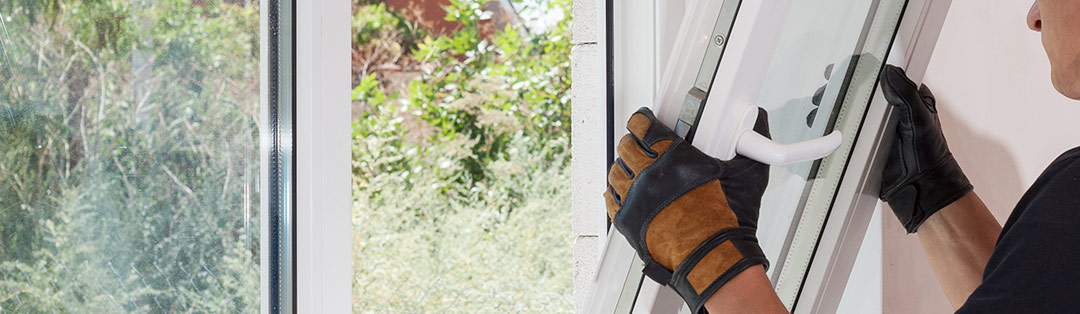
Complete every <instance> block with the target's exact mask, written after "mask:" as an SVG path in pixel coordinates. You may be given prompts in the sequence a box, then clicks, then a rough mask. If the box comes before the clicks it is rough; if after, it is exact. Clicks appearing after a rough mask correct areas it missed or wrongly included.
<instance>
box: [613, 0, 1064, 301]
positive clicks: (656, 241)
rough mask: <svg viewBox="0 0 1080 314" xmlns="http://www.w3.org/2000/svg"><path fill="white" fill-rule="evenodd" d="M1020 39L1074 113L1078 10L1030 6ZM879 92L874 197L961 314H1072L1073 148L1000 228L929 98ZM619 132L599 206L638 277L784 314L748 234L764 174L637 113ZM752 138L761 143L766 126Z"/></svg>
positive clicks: (899, 88)
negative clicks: (1036, 37)
mask: <svg viewBox="0 0 1080 314" xmlns="http://www.w3.org/2000/svg"><path fill="white" fill-rule="evenodd" d="M1028 26H1029V27H1030V28H1031V29H1032V30H1034V31H1036V32H1041V36H1042V41H1043V46H1044V48H1045V50H1046V53H1047V56H1048V57H1049V59H1050V65H1051V68H1052V75H1051V76H1052V78H1051V79H1052V81H1053V84H1054V87H1055V88H1056V89H1057V90H1058V91H1059V92H1060V93H1062V94H1063V95H1065V96H1067V97H1069V98H1073V99H1078V100H1080V1H1076V0H1037V1H1035V3H1034V4H1033V5H1032V8H1031V11H1030V12H1029V13H1028ZM881 87H882V91H883V92H884V96H885V98H886V100H888V102H889V103H890V104H892V105H894V106H896V108H897V109H898V112H899V116H900V122H899V123H898V126H897V132H896V138H895V140H894V144H893V145H894V146H893V149H892V151H891V152H890V156H889V160H888V162H887V163H886V166H885V169H884V171H883V173H882V187H881V198H882V199H883V200H885V201H886V202H888V203H889V205H890V207H891V208H892V210H893V213H894V214H896V216H897V218H898V219H899V220H900V222H901V223H902V224H903V225H904V227H905V228H906V229H907V231H908V232H909V233H917V234H918V237H919V240H920V241H921V243H922V245H923V248H924V251H925V252H926V255H927V256H928V258H929V260H930V263H931V265H932V266H933V269H934V273H935V275H936V276H937V278H938V280H939V281H940V282H941V286H942V287H943V288H944V290H945V293H946V295H947V296H948V298H949V301H950V302H952V304H953V306H955V307H957V309H958V310H957V312H963V313H985V312H993V313H1030V312H1048V313H1063V312H1077V311H1080V148H1075V149H1072V150H1070V151H1068V152H1065V153H1064V154H1062V155H1061V156H1060V157H1058V159H1057V160H1055V161H1054V162H1053V163H1051V164H1050V166H1049V167H1048V168H1047V169H1046V170H1045V171H1044V172H1043V174H1042V175H1041V176H1040V177H1039V178H1038V180H1036V181H1035V183H1034V184H1033V185H1032V186H1031V188H1030V189H1029V190H1028V191H1027V193H1025V194H1024V196H1023V198H1021V199H1020V201H1019V202H1018V204H1017V206H1016V208H1015V209H1014V210H1013V213H1012V215H1011V216H1010V217H1009V219H1008V221H1007V222H1006V223H1005V227H1004V228H1002V227H1001V226H1000V225H999V224H998V223H997V221H996V220H995V219H994V217H993V216H992V215H991V213H990V211H989V210H987V208H986V205H984V204H983V202H982V200H980V199H979V196H978V195H977V194H976V193H975V192H974V191H973V188H972V186H971V184H970V183H969V182H968V179H967V177H966V176H965V175H964V172H963V171H962V170H961V169H960V166H959V165H958V164H957V163H956V161H955V160H954V159H953V157H952V154H951V153H950V152H949V149H948V146H947V144H946V141H945V137H944V135H943V134H942V132H941V125H940V122H939V121H938V119H937V109H936V107H935V101H934V96H933V95H932V94H931V93H930V90H929V89H928V88H926V86H922V87H921V88H919V87H917V86H916V85H915V84H914V83H912V82H911V81H910V80H908V79H907V77H906V75H905V74H904V72H903V70H900V69H899V68H896V67H892V66H887V67H886V68H885V70H884V71H883V72H882V74H881ZM762 113H764V112H762ZM627 128H628V129H629V131H630V134H628V135H627V136H626V137H624V138H623V139H622V140H621V141H620V142H619V144H618V152H619V157H620V158H619V160H618V162H617V163H616V164H615V165H614V166H612V167H611V169H610V171H609V173H608V184H609V188H608V191H607V192H606V193H605V194H604V197H605V199H606V201H607V209H608V215H609V217H611V218H612V221H613V223H614V225H615V227H616V228H617V229H618V230H619V231H620V232H621V233H623V235H624V236H626V238H627V239H628V240H629V242H630V243H631V245H632V246H634V248H635V249H636V250H637V251H638V254H639V256H641V257H642V259H643V260H644V261H645V262H646V267H645V273H646V274H647V275H648V276H649V277H650V278H653V279H654V280H657V281H658V282H660V283H662V284H666V285H670V286H672V288H674V289H675V290H676V291H677V292H678V293H679V294H680V295H681V296H682V297H683V299H685V300H686V302H687V304H689V305H690V306H691V309H693V310H694V311H695V312H705V310H708V312H710V313H783V312H785V311H786V309H785V308H784V306H783V305H782V304H781V303H780V300H779V298H777V296H776V294H775V293H774V292H773V289H772V286H771V285H770V283H769V280H768V278H766V276H765V267H766V266H767V265H768V261H767V260H766V258H765V256H764V254H763V253H762V252H761V249H760V247H759V246H758V244H757V238H756V234H755V233H756V224H757V218H758V214H759V206H760V201H761V195H762V193H763V192H764V190H765V186H766V185H767V183H768V167H767V166H765V165H763V164H760V163H757V162H755V161H752V160H749V159H746V158H743V157H736V158H735V159H733V160H731V161H727V162H723V161H718V160H715V159H712V158H711V157H709V156H706V155H705V154H703V153H701V152H700V151H698V150H697V149H695V148H693V147H692V146H690V145H689V144H687V143H685V142H683V141H682V140H681V139H679V138H678V137H677V136H675V134H674V133H672V132H671V131H670V130H669V129H668V128H667V127H665V126H664V125H662V124H661V123H659V122H657V120H656V118H655V117H654V116H653V114H652V113H651V112H649V111H648V110H647V109H642V110H639V111H638V112H637V113H635V114H634V115H633V116H631V118H630V120H629V122H628V123H627ZM755 129H756V130H758V131H759V132H761V133H762V134H765V135H766V136H767V135H768V125H767V118H766V117H765V115H764V114H762V115H759V120H758V125H757V127H756V128H755ZM988 171H993V170H988ZM912 275H922V274H912Z"/></svg>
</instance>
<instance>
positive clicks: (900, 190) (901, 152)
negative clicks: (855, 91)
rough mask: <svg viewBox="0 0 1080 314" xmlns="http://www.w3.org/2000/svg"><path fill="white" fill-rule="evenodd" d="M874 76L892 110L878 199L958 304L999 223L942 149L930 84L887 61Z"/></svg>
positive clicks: (974, 280)
mask: <svg viewBox="0 0 1080 314" xmlns="http://www.w3.org/2000/svg"><path fill="white" fill-rule="evenodd" d="M880 82H881V90H882V92H883V94H884V96H885V100H887V101H888V102H889V103H890V104H892V105H893V106H894V107H895V108H896V109H897V116H898V117H899V119H898V120H899V121H898V122H897V125H896V136H895V138H894V140H893V145H892V151H890V152H889V159H888V161H887V162H886V163H885V169H884V170H883V171H882V176H881V179H882V185H881V199H882V200H885V201H886V202H888V203H889V207H890V208H892V211H893V213H894V214H896V217H897V218H898V219H899V220H900V223H901V224H903V225H904V229H906V230H907V232H908V233H916V232H917V233H918V234H919V240H920V241H921V242H922V245H923V250H924V251H925V252H926V256H927V257H928V258H929V259H930V264H931V266H932V267H933V269H934V273H935V275H937V278H938V282H940V283H941V287H942V288H943V289H944V290H945V294H946V296H948V298H949V301H950V302H952V304H953V306H954V307H957V308H958V307H960V306H961V305H963V304H964V302H965V301H966V300H967V299H968V296H970V295H971V293H972V292H973V291H975V288H976V287H978V286H979V285H980V284H981V283H982V273H983V269H984V268H985V267H986V263H987V261H989V260H990V253H991V252H993V250H994V244H995V243H996V242H997V238H998V235H999V234H1000V233H1001V225H999V224H998V222H997V220H995V219H994V216H993V215H991V214H990V211H989V210H987V209H986V205H985V204H983V202H982V200H980V199H979V197H978V196H977V195H975V192H973V187H972V185H971V183H970V182H969V181H968V179H967V176H965V175H964V171H963V170H961V169H960V165H959V163H957V162H956V159H955V158H953V156H952V153H951V152H949V146H948V143H946V141H945V134H943V133H942V132H941V121H940V120H939V119H938V116H937V112H938V110H937V104H936V101H935V100H934V95H933V93H931V92H930V89H929V88H927V87H926V86H925V85H923V86H922V87H919V86H918V85H916V84H915V83H914V82H912V81H911V80H910V79H908V78H907V74H905V73H904V71H903V70H902V69H900V68H897V67H894V66H891V65H889V66H886V67H885V70H884V71H882V73H881V80H880Z"/></svg>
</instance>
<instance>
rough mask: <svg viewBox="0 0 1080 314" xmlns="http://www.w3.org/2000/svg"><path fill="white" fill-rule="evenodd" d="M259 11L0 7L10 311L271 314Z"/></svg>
mask: <svg viewBox="0 0 1080 314" xmlns="http://www.w3.org/2000/svg"><path fill="white" fill-rule="evenodd" d="M259 12H260V11H259V4H258V1H248V0H224V1H188V0H141V1H135V0H132V1H126V0H104V1H47V0H41V1H36V0H32V1H4V2H0V312H23V313H64V312H75V313H94V312H99V313H116V312H205V313H223V312H244V313H251V312H256V311H258V310H259V304H260V294H259V291H260V276H259V271H260V263H259V256H260V255H259V254H260V252H259V250H260V245H259V243H260V241H259V240H260V236H259V235H260V223H259V216H260V215H259V208H260V193H261V192H263V191H265V188H262V187H260V186H259V181H260V180H259V178H260V165H259V150H260V145H259V125H260V118H259V117H260V115H259V107H260V93H259V91H260V86H259V84H260V83H259V82H260V79H259V74H260V67H259V56H260V45H259V42H260V32H259V29H260V28H259V15H260V14H259Z"/></svg>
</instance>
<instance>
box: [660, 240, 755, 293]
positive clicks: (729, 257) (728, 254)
mask: <svg viewBox="0 0 1080 314" xmlns="http://www.w3.org/2000/svg"><path fill="white" fill-rule="evenodd" d="M754 265H764V266H765V268H766V269H767V268H769V261H768V260H767V259H766V258H765V253H763V252H762V251H761V247H760V246H759V245H758V241H757V238H756V237H755V236H754V231H753V230H750V229H745V228H729V229H725V230H722V231H720V232H717V233H716V234H714V235H713V236H711V237H709V239H707V240H705V242H702V243H701V245H699V246H698V247H697V248H696V249H694V251H693V252H691V253H690V255H689V256H687V258H686V259H685V260H683V262H682V263H681V264H679V267H677V268H676V269H675V272H674V273H672V275H671V279H670V281H669V282H668V285H670V286H671V287H672V288H674V289H675V291H676V292H678V293H679V296H682V298H683V300H685V301H686V304H687V305H689V306H690V310H691V311H692V312H693V313H707V312H706V311H705V309H704V306H705V301H706V300H708V299H709V298H710V297H712V295H713V294H714V293H716V290H718V289H720V287H721V286H723V285H724V284H725V283H727V282H728V281H729V280H731V278H733V277H735V275H738V274H739V273H741V272H742V271H743V270H746V269H747V268H750V266H754Z"/></svg>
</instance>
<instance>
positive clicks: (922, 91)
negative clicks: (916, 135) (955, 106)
mask: <svg viewBox="0 0 1080 314" xmlns="http://www.w3.org/2000/svg"><path fill="white" fill-rule="evenodd" d="M919 95H921V96H922V101H923V104H925V105H926V108H927V109H930V112H934V113H937V100H936V99H934V93H932V92H930V87H928V86H926V84H922V86H920V87H919Z"/></svg>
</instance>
